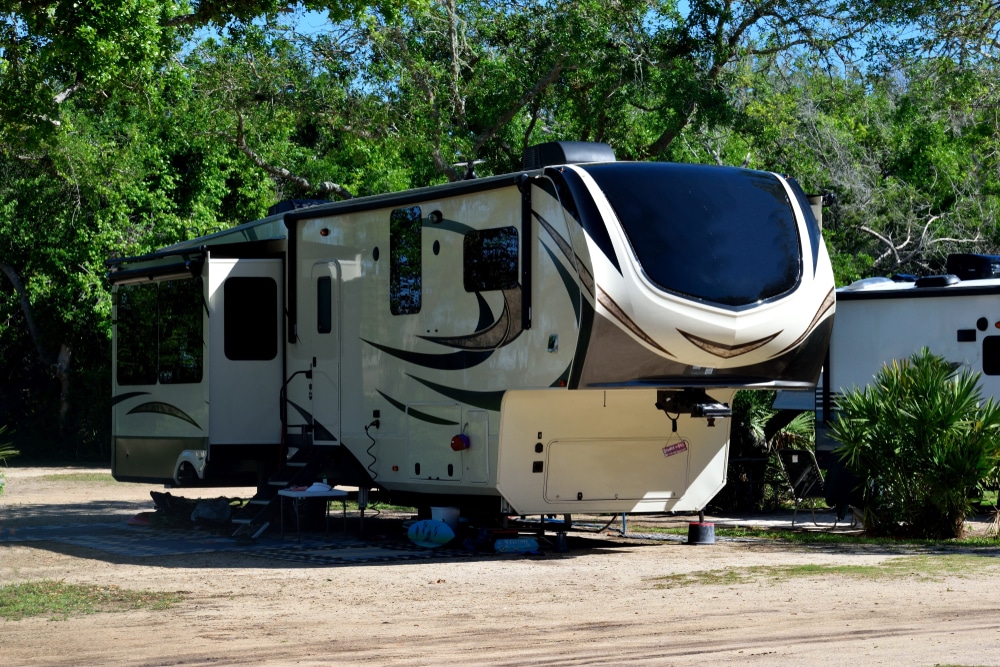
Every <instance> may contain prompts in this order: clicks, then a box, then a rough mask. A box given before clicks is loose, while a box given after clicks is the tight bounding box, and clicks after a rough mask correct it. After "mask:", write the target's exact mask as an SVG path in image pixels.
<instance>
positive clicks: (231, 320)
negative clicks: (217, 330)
mask: <svg viewBox="0 0 1000 667" xmlns="http://www.w3.org/2000/svg"><path fill="white" fill-rule="evenodd" d="M223 298H224V302H225V312H224V313H223V320H222V325H223V329H224V332H225V333H224V336H223V338H224V340H225V352H226V358H227V359H231V360H233V361H269V360H271V359H274V358H275V357H276V356H278V283H276V282H275V281H274V279H273V278H229V279H227V280H226V282H225V284H224V285H223Z"/></svg>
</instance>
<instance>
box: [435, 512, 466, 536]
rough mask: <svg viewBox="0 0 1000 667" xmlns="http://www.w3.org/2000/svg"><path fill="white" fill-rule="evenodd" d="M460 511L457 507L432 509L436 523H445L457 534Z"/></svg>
mask: <svg viewBox="0 0 1000 667" xmlns="http://www.w3.org/2000/svg"><path fill="white" fill-rule="evenodd" d="M458 517H459V511H458V508H457V507H432V508H431V518H432V519H433V520H435V521H443V522H445V523H446V524H448V527H449V528H451V529H452V531H455V532H456V533H457V531H458Z"/></svg>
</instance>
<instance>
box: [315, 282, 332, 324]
mask: <svg viewBox="0 0 1000 667" xmlns="http://www.w3.org/2000/svg"><path fill="white" fill-rule="evenodd" d="M331 331H333V280H331V279H330V276H323V277H322V278H320V279H319V280H317V281H316V332H317V333H321V334H328V333H330V332H331Z"/></svg>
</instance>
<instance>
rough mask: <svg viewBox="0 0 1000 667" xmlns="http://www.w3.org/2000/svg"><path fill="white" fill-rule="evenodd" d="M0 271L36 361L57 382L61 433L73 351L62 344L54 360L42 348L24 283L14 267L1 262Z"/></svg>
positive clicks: (67, 410) (63, 425)
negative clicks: (9, 287) (17, 307)
mask: <svg viewBox="0 0 1000 667" xmlns="http://www.w3.org/2000/svg"><path fill="white" fill-rule="evenodd" d="M0 271H2V272H3V274H4V275H5V276H7V280H9V281H10V284H11V285H12V286H13V287H14V291H15V292H17V297H18V300H19V301H20V304H21V312H22V313H24V320H25V322H26V323H27V325H28V333H29V334H30V335H31V341H32V342H33V343H34V344H35V351H36V352H37V353H38V360H39V361H40V362H41V363H42V365H44V366H45V367H46V368H48V369H49V372H51V373H52V374H53V375H54V376H55V377H56V379H58V380H59V386H60V391H59V432H60V433H62V432H63V428H64V427H65V425H66V415H67V414H68V413H69V371H70V360H71V359H72V357H73V350H72V348H70V347H69V346H68V345H66V344H65V343H63V344H62V345H60V346H59V356H58V357H57V358H55V359H53V358H52V355H50V354H49V353H48V352H47V351H46V350H45V348H44V347H43V346H42V337H41V333H40V332H39V329H38V324H37V323H36V322H35V318H34V316H33V315H32V313H31V300H30V299H29V298H28V292H27V290H25V289H24V282H23V281H22V280H21V276H20V275H18V273H17V271H15V270H14V267H12V266H10V265H9V264H4V263H2V262H0Z"/></svg>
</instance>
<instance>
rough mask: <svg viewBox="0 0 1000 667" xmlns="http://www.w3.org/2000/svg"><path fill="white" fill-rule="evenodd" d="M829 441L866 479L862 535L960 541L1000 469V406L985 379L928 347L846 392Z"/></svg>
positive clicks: (860, 476) (894, 363)
mask: <svg viewBox="0 0 1000 667" xmlns="http://www.w3.org/2000/svg"><path fill="white" fill-rule="evenodd" d="M837 409H838V411H839V417H838V419H837V420H836V421H835V422H834V423H833V424H832V431H831V433H832V435H833V437H834V439H836V440H837V441H838V442H840V443H841V447H840V448H839V449H838V453H839V454H840V455H841V457H842V458H843V459H844V461H845V463H846V464H847V466H848V468H850V469H851V470H852V471H853V472H854V473H855V474H856V475H857V476H858V477H859V478H860V479H861V480H862V484H863V489H862V490H863V495H864V502H865V508H864V514H865V526H866V528H867V529H868V530H869V531H870V532H871V533H873V534H876V535H910V536H919V537H928V538H935V539H937V538H948V537H958V536H960V535H961V534H962V531H963V528H964V525H965V518H966V516H967V515H968V514H969V512H970V511H971V508H972V498H971V492H972V491H973V490H974V489H976V487H977V486H978V485H979V484H980V483H981V482H982V480H983V479H984V478H985V477H986V476H987V475H988V474H990V472H991V471H992V470H993V469H994V468H995V467H996V464H997V461H998V460H1000V405H997V404H996V403H994V402H993V399H992V398H990V399H989V400H987V401H986V402H985V403H984V402H983V400H982V396H981V393H980V390H979V374H978V373H973V372H971V371H969V370H968V369H965V370H963V371H961V372H960V373H957V374H956V370H955V368H954V366H953V365H952V364H951V363H949V362H948V361H946V360H945V359H944V358H943V357H939V356H935V355H933V354H931V352H930V351H929V350H927V349H926V348H925V349H923V350H921V351H920V352H917V353H915V354H914V355H913V356H911V357H910V358H909V359H907V360H902V361H893V362H892V363H891V364H887V365H886V366H884V367H883V368H882V369H881V370H880V371H879V372H878V374H877V375H876V376H875V379H874V381H873V382H872V384H871V385H870V386H869V387H866V388H864V389H857V388H855V389H853V390H851V391H848V392H845V393H844V394H843V396H842V397H841V398H840V400H839V401H838V403H837Z"/></svg>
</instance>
